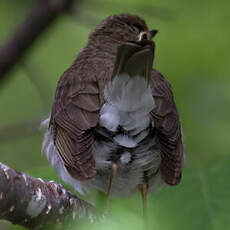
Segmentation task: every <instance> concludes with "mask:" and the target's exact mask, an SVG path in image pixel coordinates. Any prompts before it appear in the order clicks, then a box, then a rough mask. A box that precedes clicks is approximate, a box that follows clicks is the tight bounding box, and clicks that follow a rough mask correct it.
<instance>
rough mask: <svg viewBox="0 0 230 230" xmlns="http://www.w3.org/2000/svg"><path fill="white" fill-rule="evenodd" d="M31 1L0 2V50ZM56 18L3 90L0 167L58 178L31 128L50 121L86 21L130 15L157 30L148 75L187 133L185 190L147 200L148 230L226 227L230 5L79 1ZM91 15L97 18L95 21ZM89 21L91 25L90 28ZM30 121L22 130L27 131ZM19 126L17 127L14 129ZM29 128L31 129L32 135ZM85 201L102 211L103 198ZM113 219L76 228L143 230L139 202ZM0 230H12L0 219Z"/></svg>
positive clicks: (115, 207)
mask: <svg viewBox="0 0 230 230" xmlns="http://www.w3.org/2000/svg"><path fill="white" fill-rule="evenodd" d="M32 2H33V1H29V0H21V1H17V0H10V1H9V0H8V1H7V0H1V1H0V18H1V20H0V45H1V44H3V42H4V41H5V40H6V39H7V38H8V36H10V35H11V32H12V31H13V29H14V28H15V27H16V25H17V24H18V23H19V22H20V21H21V20H22V19H23V17H24V16H25V15H26V13H27V11H28V10H29V9H30V6H31V4H32ZM77 7H78V11H77V12H76V14H79V15H80V18H78V19H74V18H71V17H69V16H63V17H61V18H59V20H58V21H57V23H56V24H55V25H54V26H52V27H50V28H49V30H47V31H46V33H45V34H44V35H43V36H42V37H41V38H40V40H39V41H38V42H37V43H36V44H35V45H34V46H33V48H32V49H30V51H29V52H28V54H27V57H26V59H25V60H24V61H23V63H22V64H20V65H18V67H17V68H15V70H14V72H12V73H11V75H10V77H9V80H8V81H7V82H5V83H4V85H1V88H0V161H1V162H3V163H5V164H8V165H9V166H11V167H14V168H16V169H18V170H21V171H24V172H26V173H29V174H30V175H33V176H36V177H42V178H44V179H48V180H51V179H52V180H53V179H55V180H58V181H59V182H61V181H60V180H59V179H58V178H57V176H56V174H55V172H54V171H53V170H52V169H51V168H50V166H49V164H48V162H47V161H46V159H45V157H44V156H43V155H42V154H41V142H42V132H41V131H40V130H39V125H38V122H39V121H40V120H42V119H44V118H45V117H46V116H47V115H48V114H49V108H50V106H51V104H52V100H53V95H54V90H55V87H56V83H57V80H58V79H59V77H60V76H61V74H62V73H63V72H64V70H65V69H66V68H68V66H69V65H70V64H71V63H72V61H73V59H74V58H75V56H76V55H77V53H78V52H79V51H80V50H81V49H82V48H83V46H84V45H85V44H86V42H87V37H88V35H89V33H90V31H91V30H92V29H93V27H94V26H92V25H91V24H92V22H94V23H96V24H97V23H99V22H100V20H102V19H104V18H105V17H107V16H109V15H111V14H118V13H122V12H125V13H134V14H138V15H140V16H142V17H144V18H145V19H146V21H147V23H148V25H149V27H150V28H157V29H159V34H158V35H157V37H156V39H155V41H156V44H157V49H156V56H155V67H156V68H157V69H158V70H160V71H161V72H162V73H163V74H164V75H165V76H166V77H167V79H168V80H169V81H170V82H171V84H172V86H173V88H174V95H175V100H176V103H177V106H178V109H179V112H180V118H181V122H182V124H183V128H184V134H185V142H186V149H187V161H186V166H185V170H184V175H183V180H182V183H181V184H180V185H179V186H177V187H166V188H164V189H163V190H161V191H159V192H156V193H154V194H149V197H148V199H149V203H148V209H149V210H148V214H149V222H150V223H149V226H150V227H149V229H158V230H166V229H170V230H174V229H175V230H185V229H186V230H201V229H202V230H206V229H207V230H222V229H228V228H229V225H230V220H229V216H230V199H229V198H230V182H229V176H230V167H229V165H230V119H229V118H230V63H229V61H230V54H229V53H230V45H229V44H230V29H229V28H230V23H229V22H230V14H229V9H230V3H229V1H227V0H220V1H214V0H203V1H200V0H199V1H198V0H193V1H188V0H177V1H169V0H165V1H162V0H144V1H143V0H127V1H122V0H118V1H112V0H99V1H93V0H88V1H82V3H81V4H79V5H78V6H77ZM92 17H95V18H96V19H98V21H97V20H92ZM87 23H89V24H90V25H88V24H87ZM27 123H28V124H27ZM18 124H22V125H18ZM31 127H34V128H31ZM85 199H87V200H89V201H91V202H93V203H94V204H96V205H97V206H103V199H104V198H103V197H102V195H101V194H98V193H96V192H92V193H91V194H89V195H88V196H87V197H85ZM111 213H112V217H110V218H109V219H107V220H106V221H105V222H102V223H99V224H95V225H96V226H95V225H91V226H90V227H89V226H82V227H80V226H76V228H75V229H101V230H104V229H118V228H119V229H126V230H127V229H132V230H135V229H142V227H143V223H142V218H141V201H140V196H139V194H136V195H135V196H132V197H129V198H122V199H121V198H119V199H114V200H113V201H112V203H111ZM0 229H1V230H19V229H23V228H21V227H18V226H13V225H10V224H8V223H6V222H3V221H0Z"/></svg>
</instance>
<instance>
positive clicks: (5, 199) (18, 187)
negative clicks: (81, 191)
mask: <svg viewBox="0 0 230 230" xmlns="http://www.w3.org/2000/svg"><path fill="white" fill-rule="evenodd" d="M96 216H97V214H96V210H95V208H94V207H93V206H92V205H90V204H89V203H87V202H85V201H83V200H81V199H79V198H78V197H76V196H75V195H73V194H71V193H70V192H68V191H67V190H66V189H65V188H64V187H63V186H62V185H60V184H58V183H56V182H54V181H43V180H42V179H40V178H38V179H36V178H33V177H30V176H28V175H26V174H24V173H21V172H17V171H15V170H14V169H12V168H9V167H7V166H6V165H4V164H2V163H0V219H5V220H8V221H10V222H12V223H13V224H17V225H21V226H24V227H26V228H28V229H43V228H47V227H49V226H52V228H51V229H53V227H54V225H56V224H58V225H63V229H67V226H68V224H70V223H80V222H81V220H86V221H87V222H92V221H94V220H95V219H96ZM70 225H71V224H70Z"/></svg>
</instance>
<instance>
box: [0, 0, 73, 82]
mask: <svg viewBox="0 0 230 230" xmlns="http://www.w3.org/2000/svg"><path fill="white" fill-rule="evenodd" d="M73 2H74V0H55V1H54V0H38V1H37V3H36V4H35V6H34V7H33V8H32V9H31V11H30V12H29V14H28V15H27V17H26V18H25V20H24V22H23V23H21V24H20V25H19V26H18V27H17V28H16V30H15V32H14V33H13V34H12V36H11V37H10V39H9V40H7V41H6V42H5V44H3V45H2V47H0V81H1V80H4V79H5V78H6V74H7V73H8V72H9V71H10V70H11V69H12V67H13V66H14V65H15V64H16V63H18V61H19V60H20V59H21V58H22V57H23V56H24V55H25V54H26V51H27V50H28V49H29V48H30V47H31V45H32V44H33V43H34V42H35V41H36V40H37V38H38V37H39V36H40V35H41V34H42V33H43V31H44V30H45V29H46V28H47V27H49V26H50V25H51V24H52V23H53V22H54V21H55V19H56V18H57V17H58V16H59V15H60V14H61V13H64V12H67V11H68V10H70V9H71V7H72V5H73Z"/></svg>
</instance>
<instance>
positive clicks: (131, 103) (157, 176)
mask: <svg viewBox="0 0 230 230" xmlns="http://www.w3.org/2000/svg"><path fill="white" fill-rule="evenodd" d="M156 33H157V31H156V30H151V31H150V30H149V29H148V27H147V25H146V23H145V21H144V20H143V19H141V18H139V17H137V16H134V15H128V14H121V15H115V16H111V17H108V18H107V19H105V20H104V21H103V22H102V23H101V24H100V25H99V26H98V27H97V28H96V29H95V30H94V31H93V32H92V33H91V34H90V36H89V40H88V43H87V45H86V46H85V48H84V49H83V50H82V51H81V52H80V53H79V54H78V56H77V58H76V59H75V61H74V62H73V64H72V65H71V66H70V68H69V69H67V70H66V71H65V72H64V74H63V75H62V76H61V78H60V80H59V82H58V85H57V89H56V94H55V100H54V103H53V108H52V112H51V116H50V118H49V119H48V120H47V123H49V126H48V129H47V132H46V134H45V138H44V142H43V151H44V152H45V154H46V156H47V158H48V160H49V161H50V163H51V165H52V167H54V168H55V169H56V170H57V172H58V174H59V176H60V177H61V178H62V179H63V180H64V181H65V182H67V183H69V184H70V185H72V186H73V187H74V188H75V189H76V190H77V191H78V192H80V193H82V192H84V191H87V190H89V189H90V188H96V189H99V190H101V191H104V192H105V193H107V194H108V197H109V196H110V194H112V195H118V196H125V195H130V194H132V193H134V192H136V191H137V190H138V189H140V191H141V193H142V197H143V204H144V206H145V204H146V202H145V201H146V194H147V192H149V191H152V190H154V189H155V188H156V187H158V186H159V185H161V184H163V183H166V184H168V185H176V184H178V183H179V182H180V180H181V175H182V166H183V159H184V154H185V153H184V146H183V140H182V139H183V138H182V130H181V125H180V121H179V117H178V112H177V108H176V105H175V102H174V99H173V93H172V88H171V86H170V84H169V83H168V81H167V80H166V79H165V78H164V77H163V76H162V75H161V74H160V73H159V72H158V71H157V70H155V69H153V68H152V66H153V59H154V49H155V43H154V42H153V41H152V38H153V37H154V36H155V34H156ZM144 209H145V208H144Z"/></svg>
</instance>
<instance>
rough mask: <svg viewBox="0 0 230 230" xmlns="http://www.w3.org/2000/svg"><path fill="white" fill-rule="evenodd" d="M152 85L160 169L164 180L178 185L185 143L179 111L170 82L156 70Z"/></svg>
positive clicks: (152, 76) (152, 75)
mask: <svg viewBox="0 0 230 230" xmlns="http://www.w3.org/2000/svg"><path fill="white" fill-rule="evenodd" d="M150 85H151V89H152V95H153V97H154V99H155V103H156V107H155V108H154V110H153V111H152V112H151V117H152V119H153V120H154V123H155V128H156V134H157V136H158V139H159V144H160V155H161V165H160V171H161V175H162V178H163V180H164V181H165V182H166V183H167V184H169V185H176V184H178V183H179V182H180V180H181V176H182V167H183V161H184V155H185V151H184V144H183V137H182V129H181V124H180V121H179V115H178V111H177V108H176V105H175V102H174V99H173V93H172V88H171V86H170V84H169V82H168V81H167V80H166V79H165V78H164V77H163V76H162V75H161V74H160V73H159V72H157V71H156V70H153V71H152V74H151V80H150Z"/></svg>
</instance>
